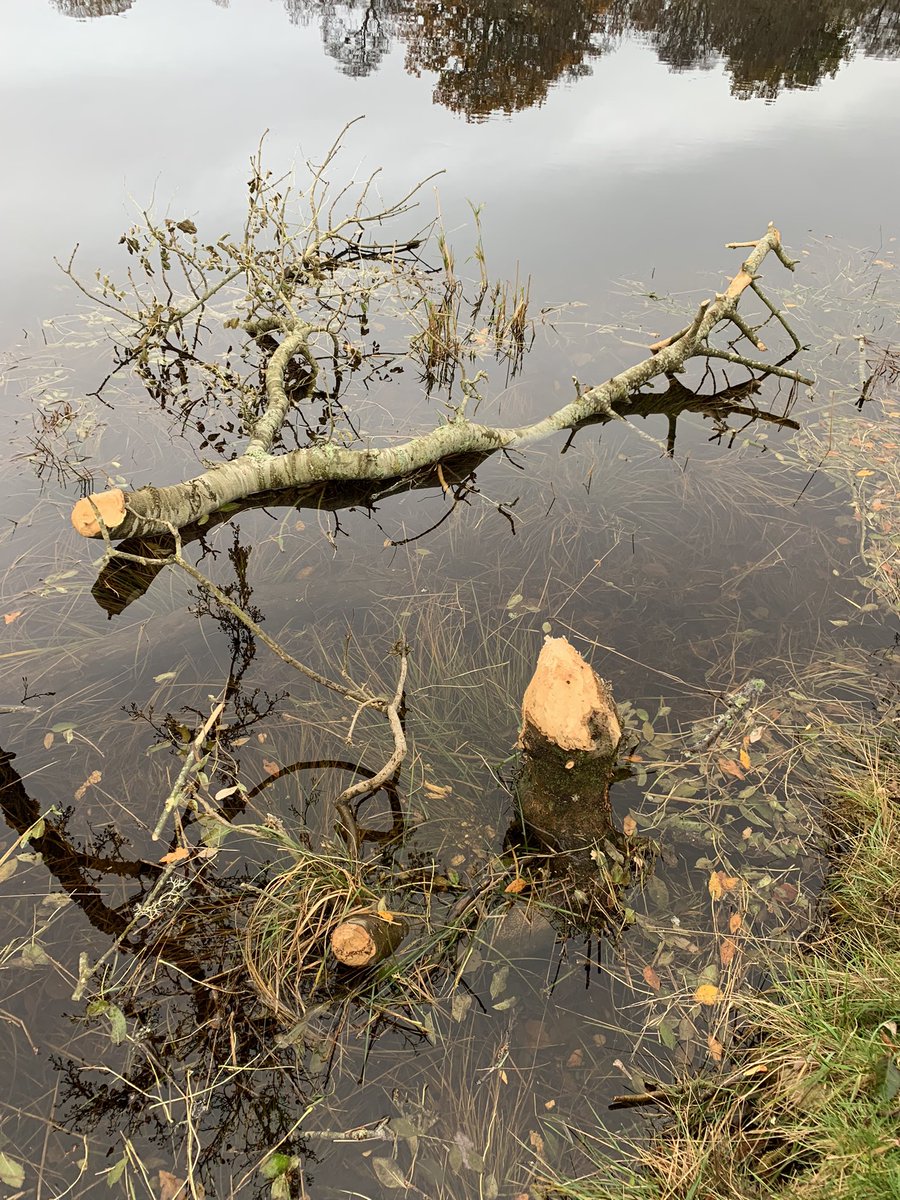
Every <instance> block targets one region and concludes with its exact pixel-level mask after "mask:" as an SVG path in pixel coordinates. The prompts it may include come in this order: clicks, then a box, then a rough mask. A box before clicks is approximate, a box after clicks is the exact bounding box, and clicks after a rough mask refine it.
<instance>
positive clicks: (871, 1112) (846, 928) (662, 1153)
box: [546, 347, 900, 1200]
mask: <svg viewBox="0 0 900 1200" xmlns="http://www.w3.org/2000/svg"><path fill="white" fill-rule="evenodd" d="M869 349H870V351H871V352H872V354H873V356H874V363H873V365H874V370H873V377H876V378H877V379H878V380H880V381H882V382H885V381H886V382H888V383H893V382H895V381H896V367H897V362H898V359H897V355H896V354H895V353H894V352H892V351H890V350H887V349H878V348H873V347H869ZM862 353H863V347H861V354H862ZM882 390H883V391H884V392H885V393H886V394H885V395H884V397H883V398H876V399H873V398H871V397H869V396H867V395H866V394H865V392H864V393H863V399H864V400H865V401H866V406H865V408H864V409H863V411H862V413H861V415H860V416H859V417H855V416H854V417H848V418H842V419H839V420H833V421H829V422H827V423H825V422H823V423H820V424H818V425H816V426H813V427H811V428H810V429H809V430H807V431H806V432H805V433H804V434H803V435H801V438H800V439H799V441H798V444H797V445H798V453H799V455H800V457H801V460H802V461H803V462H804V463H805V464H806V465H808V466H809V467H810V468H811V469H813V470H814V471H822V472H824V473H825V474H826V475H828V476H829V478H830V479H831V480H832V481H833V482H834V483H835V484H836V485H839V486H843V487H844V488H845V489H847V491H848V492H849V495H850V499H851V505H852V509H853V518H852V521H850V522H848V524H850V525H852V526H854V527H855V529H856V536H857V537H858V542H857V541H856V538H855V537H854V535H853V532H852V531H850V536H851V538H853V540H854V544H855V545H856V546H857V547H858V558H857V560H856V563H857V566H858V568H861V570H860V582H862V583H865V584H867V585H868V586H869V587H870V589H871V594H872V598H873V600H876V601H878V609H879V610H880V611H881V612H882V613H884V614H886V622H885V623H886V624H889V623H890V622H891V620H892V619H895V618H896V617H897V616H898V615H900V591H898V583H897V581H898V574H897V573H896V571H897V570H900V568H897V569H895V567H894V563H895V562H897V557H898V556H897V551H898V548H900V533H898V532H897V531H896V530H895V528H894V524H893V519H892V510H894V509H896V506H897V504H898V498H900V462H898V455H897V453H896V443H894V442H893V441H892V437H893V436H894V434H897V433H900V411H898V409H900V404H898V403H897V401H896V399H895V398H894V397H892V396H891V394H890V392H891V389H890V388H884V389H882ZM861 407H862V406H861ZM867 607H868V606H867ZM872 607H874V605H873V606H872ZM845 623H846V622H845ZM873 674H874V669H873ZM881 693H882V695H880V696H878V683H877V681H875V680H874V679H873V694H875V695H876V696H877V697H878V698H877V700H876V702H875V704H872V705H866V706H863V705H859V706H857V707H856V708H855V710H854V709H851V708H850V707H849V706H848V708H847V710H846V720H845V721H838V722H832V721H830V720H829V721H828V722H827V723H826V722H824V720H823V726H822V729H821V730H820V736H819V752H818V768H819V773H820V797H821V800H820V804H821V807H820V811H819V814H818V825H819V828H818V830H817V831H814V832H818V833H819V835H820V837H821V840H822V844H823V846H824V850H823V864H822V867H823V881H822V887H821V891H820V895H819V900H818V905H817V910H816V912H815V913H814V914H813V916H812V920H811V922H810V927H809V928H808V929H807V930H806V932H805V933H804V934H802V935H800V936H796V935H795V936H794V937H790V936H788V937H787V938H783V939H780V940H779V942H778V943H777V944H772V943H771V942H770V943H766V942H765V941H763V940H762V939H758V944H757V946H756V947H755V951H756V954H757V956H758V965H759V966H760V967H761V968H762V969H763V973H762V974H761V975H760V976H759V977H758V978H759V980H760V981H761V986H760V988H759V990H758V991H756V992H755V994H752V993H751V994H750V995H748V994H746V993H744V994H743V995H738V996H736V997H734V998H733V1004H734V1012H735V1021H734V1024H733V1026H732V1031H731V1037H732V1040H731V1044H730V1046H729V1045H727V1044H726V1047H725V1053H724V1055H723V1056H722V1059H721V1061H720V1062H719V1063H718V1064H716V1063H710V1064H709V1066H710V1067H711V1068H713V1069H712V1070H705V1071H702V1072H700V1073H697V1072H696V1071H690V1070H688V1071H685V1073H684V1075H683V1077H682V1078H680V1079H677V1080H676V1081H675V1082H674V1083H671V1084H666V1085H662V1084H660V1085H658V1086H657V1087H654V1085H647V1089H646V1091H644V1092H643V1093H642V1094H641V1093H636V1094H634V1095H633V1096H631V1097H619V1098H617V1100H618V1101H620V1104H619V1105H618V1106H619V1107H628V1106H631V1105H633V1106H634V1107H635V1108H636V1110H637V1111H640V1113H641V1117H640V1118H638V1120H637V1121H636V1122H635V1125H634V1127H633V1133H632V1136H631V1138H630V1139H614V1138H613V1135H611V1134H609V1133H606V1134H600V1135H596V1136H597V1140H596V1141H594V1142H593V1143H592V1144H588V1145H587V1149H588V1152H589V1154H590V1155H591V1157H592V1158H593V1159H594V1160H595V1163H596V1166H595V1169H594V1170H592V1171H591V1172H589V1173H588V1174H586V1175H583V1176H582V1177H580V1178H578V1179H568V1180H561V1179H556V1180H555V1181H554V1182H553V1185H552V1186H551V1187H550V1188H549V1190H548V1191H547V1192H546V1195H547V1196H548V1197H552V1198H553V1200H563V1198H564V1197H565V1198H566V1200H613V1198H614V1197H615V1198H616V1200H750V1198H753V1200H756V1198H759V1200H776V1198H777V1200H782V1198H784V1200H786V1198H787V1197H791V1198H792V1200H820V1198H822V1200H824V1198H826V1197H827V1198H828V1200H876V1198H878V1200H887V1198H889V1197H900V1137H898V1122H900V741H898V736H897V715H898V702H897V696H896V688H895V687H892V685H891V683H890V681H886V682H883V683H882V685H881ZM884 693H887V694H886V695H885V694H884Z"/></svg>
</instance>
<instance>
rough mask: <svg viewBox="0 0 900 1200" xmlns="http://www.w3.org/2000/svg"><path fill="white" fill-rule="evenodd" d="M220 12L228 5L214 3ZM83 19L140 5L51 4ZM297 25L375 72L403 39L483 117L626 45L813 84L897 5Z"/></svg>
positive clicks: (889, 30)
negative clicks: (314, 29)
mask: <svg viewBox="0 0 900 1200" xmlns="http://www.w3.org/2000/svg"><path fill="white" fill-rule="evenodd" d="M214 2H215V3H218V4H220V5H222V6H224V5H225V0H214ZM53 4H54V6H55V7H56V8H58V9H59V10H60V11H61V12H63V13H65V14H66V15H68V16H72V17H77V18H81V19H83V18H86V17H102V16H108V15H118V14H121V13H124V12H126V11H127V10H128V9H129V8H131V6H132V4H133V0H53ZM284 6H285V9H286V11H287V15H288V17H289V19H290V21H291V22H292V23H293V24H297V25H305V26H306V25H317V26H318V28H319V31H320V34H321V38H322V44H323V47H324V49H325V52H326V54H327V55H328V56H329V57H331V58H333V59H334V60H335V61H336V62H337V63H338V65H339V67H340V69H341V70H342V71H343V72H344V73H345V74H346V75H350V76H354V77H358V76H364V75H370V74H371V73H372V72H373V71H376V70H377V69H378V68H379V66H380V65H381V63H382V61H383V60H384V58H385V57H386V55H387V54H388V53H389V52H390V50H391V48H392V47H393V46H394V45H395V44H399V45H402V46H403V47H404V49H405V53H406V62H405V65H406V69H407V71H409V72H410V73H411V74H414V75H420V74H422V73H423V72H428V73H430V74H434V75H436V76H437V82H436V83H435V86H434V100H435V102H436V103H439V104H442V105H444V106H445V107H447V108H449V109H451V110H452V111H453V112H458V113H462V114H464V115H465V116H466V117H467V118H469V119H470V120H475V121H477V120H484V119H485V118H487V117H489V116H490V115H491V114H492V113H498V112H500V113H507V114H510V113H513V112H517V111H520V110H522V109H526V108H530V107H533V106H535V105H540V104H541V103H543V101H544V100H545V99H546V97H547V94H548V92H549V90H550V88H551V87H552V86H553V85H554V84H555V83H557V82H558V81H560V80H564V81H565V80H573V79H577V78H578V77H579V76H581V75H584V74H589V73H590V69H591V68H590V62H591V60H592V59H596V58H599V57H600V56H601V55H602V54H604V53H606V52H608V51H609V50H611V49H613V48H615V47H616V46H617V45H619V44H620V43H621V42H622V41H624V40H626V39H629V38H630V39H634V38H638V39H640V40H643V41H646V42H647V43H649V45H651V46H652V47H653V49H654V50H655V52H656V54H657V56H658V57H659V59H660V61H661V62H664V63H666V64H667V65H668V66H669V67H670V68H671V69H672V70H674V71H687V70H696V69H708V68H712V67H714V66H716V65H718V64H719V63H721V64H723V65H724V67H725V69H726V70H727V72H728V74H729V76H730V78H731V90H732V94H733V95H734V96H735V97H737V98H739V99H750V98H759V99H764V100H774V99H776V97H777V96H778V95H779V94H780V93H781V92H783V91H786V90H787V91H790V90H793V89H798V88H811V87H815V86H816V85H818V84H819V83H820V82H821V81H822V80H823V79H825V78H827V77H829V76H834V75H835V74H836V73H837V71H838V70H839V69H840V67H841V66H842V65H843V64H844V63H846V62H849V61H850V60H851V59H852V58H853V57H855V56H856V55H859V54H863V55H871V56H874V57H879V58H893V57H896V56H897V55H898V53H900V0H885V2H883V3H879V2H878V0H846V2H844V3H840V2H838V0H811V2H810V3H805V4H787V5H786V4H783V3H780V2H779V0H751V2H749V3H744V4H737V5H736V4H734V3H733V2H732V0H678V2H676V3H671V2H669V0H610V2H607V0H483V2H482V3H479V4H472V3H468V4H467V3H458V4H453V5H444V4H435V3H433V2H432V0H338V2H335V0H284Z"/></svg>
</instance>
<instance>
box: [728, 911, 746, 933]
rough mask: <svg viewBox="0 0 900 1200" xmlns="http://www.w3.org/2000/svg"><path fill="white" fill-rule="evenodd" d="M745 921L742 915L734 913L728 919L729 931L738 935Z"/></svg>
mask: <svg viewBox="0 0 900 1200" xmlns="http://www.w3.org/2000/svg"><path fill="white" fill-rule="evenodd" d="M743 923H744V919H743V917H742V916H741V914H740V913H732V914H731V916H730V917H729V918H728V929H729V932H730V933H737V931H738V930H739V929H740V927H741V926H742V925H743Z"/></svg>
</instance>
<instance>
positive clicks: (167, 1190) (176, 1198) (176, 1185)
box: [158, 1171, 206, 1200]
mask: <svg viewBox="0 0 900 1200" xmlns="http://www.w3.org/2000/svg"><path fill="white" fill-rule="evenodd" d="M205 1195H206V1189H205V1188H204V1186H203V1184H202V1183H197V1182H196V1181H195V1182H194V1187H193V1191H189V1190H188V1186H187V1180H186V1179H179V1178H178V1176H177V1175H173V1174H172V1172H171V1171H160V1173H159V1194H158V1200H188V1196H194V1197H196V1200H203V1197H204V1196H205Z"/></svg>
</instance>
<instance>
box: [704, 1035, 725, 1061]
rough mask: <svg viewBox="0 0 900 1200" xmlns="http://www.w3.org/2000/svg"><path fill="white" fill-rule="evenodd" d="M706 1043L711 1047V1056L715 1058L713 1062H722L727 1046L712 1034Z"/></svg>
mask: <svg viewBox="0 0 900 1200" xmlns="http://www.w3.org/2000/svg"><path fill="white" fill-rule="evenodd" d="M706 1044H707V1046H708V1047H709V1057H710V1058H711V1059H712V1060H713V1062H721V1061H722V1054H723V1053H724V1049H725V1048H724V1046H723V1045H722V1043H721V1042H720V1041H719V1039H718V1038H716V1037H713V1035H712V1034H709V1036H708V1037H707V1039H706Z"/></svg>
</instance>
